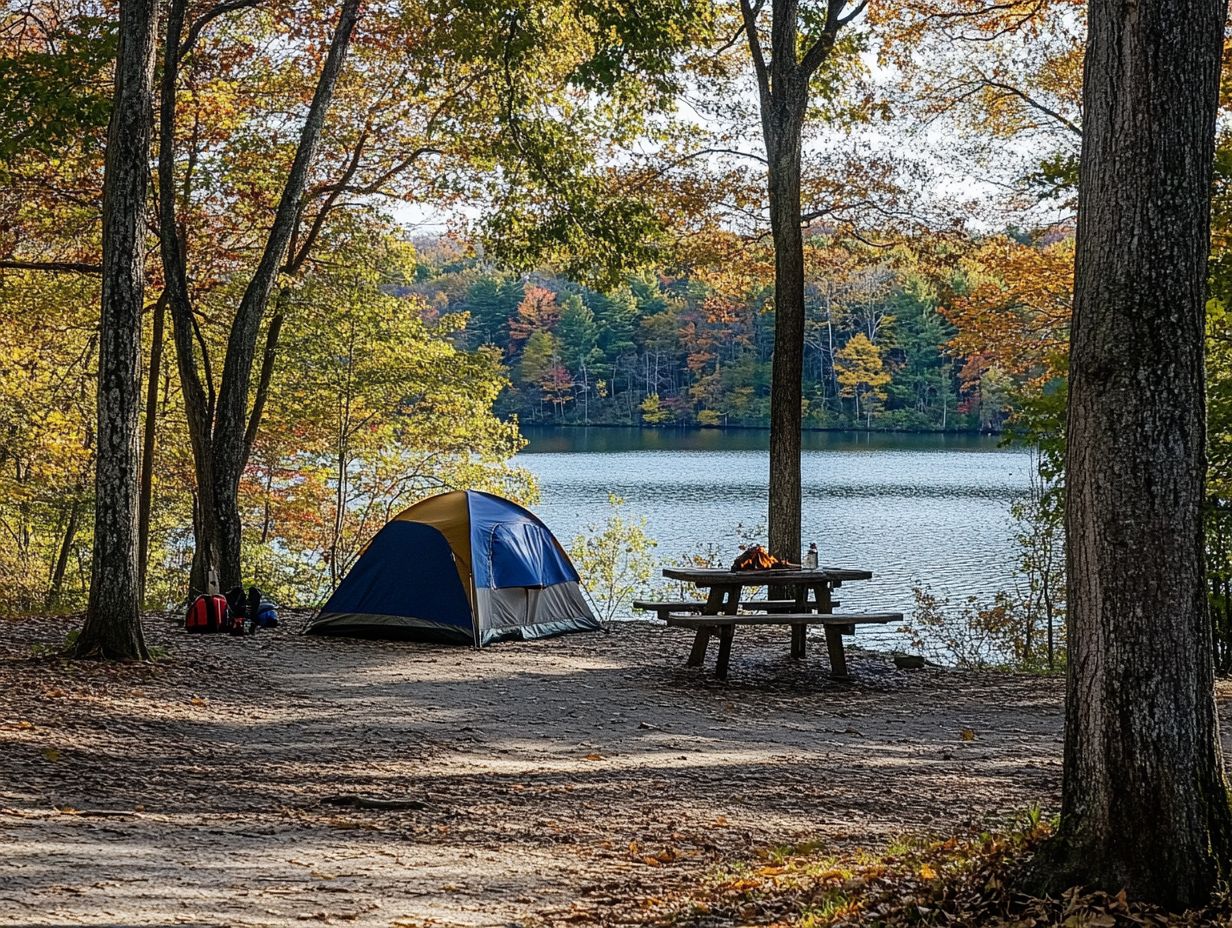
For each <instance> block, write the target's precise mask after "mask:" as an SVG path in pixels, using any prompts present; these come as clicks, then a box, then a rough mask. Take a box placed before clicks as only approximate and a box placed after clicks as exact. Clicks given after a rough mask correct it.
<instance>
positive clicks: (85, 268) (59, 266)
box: [0, 259, 103, 275]
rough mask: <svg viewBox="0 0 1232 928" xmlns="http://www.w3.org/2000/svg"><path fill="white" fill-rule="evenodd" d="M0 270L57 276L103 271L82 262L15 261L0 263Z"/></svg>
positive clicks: (96, 273)
mask: <svg viewBox="0 0 1232 928" xmlns="http://www.w3.org/2000/svg"><path fill="white" fill-rule="evenodd" d="M0 269H3V270H12V271H48V272H50V273H57V274H93V275H98V274H102V272H103V269H102V267H101V266H100V265H97V264H87V263H85V262H82V261H18V260H15V259H9V260H3V261H0Z"/></svg>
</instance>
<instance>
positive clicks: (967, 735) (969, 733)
mask: <svg viewBox="0 0 1232 928" xmlns="http://www.w3.org/2000/svg"><path fill="white" fill-rule="evenodd" d="M958 736H959V737H960V738H962V740H963V741H974V740H975V732H974V731H973V730H972V729H970V728H964V729H963V730H962V731H960V732H959V733H958Z"/></svg>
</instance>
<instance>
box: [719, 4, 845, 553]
mask: <svg viewBox="0 0 1232 928" xmlns="http://www.w3.org/2000/svg"><path fill="white" fill-rule="evenodd" d="M764 2H765V0H758V2H756V3H754V2H752V0H740V10H741V14H742V16H743V20H744V32H745V38H746V40H747V42H748V45H749V53H750V56H751V57H752V59H753V70H754V72H755V74H756V76H757V88H758V96H759V102H760V108H761V124H762V137H763V139H764V141H765V145H766V162H767V176H766V192H767V194H768V200H769V206H770V232H771V236H772V238H773V241H774V361H773V365H772V370H771V378H770V480H769V489H770V501H769V513H768V515H769V543H770V550H771V552H773V553H774V554H775V555H776V556H777V557H781V558H784V559H786V560H789V561H795V562H799V560H800V535H801V517H800V507H801V489H800V429H801V414H802V411H803V379H804V234H803V230H802V229H801V218H800V183H801V172H802V151H801V147H802V141H801V140H802V136H803V131H804V119H805V116H806V114H807V111H808V98H809V81H810V80H811V79H812V77H813V75H814V74H815V73H816V71H817V69H818V68H819V67H820V66H821V64H822V63H823V62H825V60H826V59H827V58H828V57H829V55H830V52H831V51H832V50H833V48H834V42H835V38H836V36H837V35H838V32H839V30H840V29H842V28H843V26H845V25H847V24H848V23H849V22H851V20H852V19H854V18H855V17H856V16H858V15H859V14H860V12H861V11H862V10H863V9H864V2H863V0H861V2H857V3H855V4H854V5H853V6H852V8H851V10H850V11H849V12H847V14H846V15H844V11H845V10H846V9H847V6H848V0H828V3H827V5H826V17H825V21H824V25H823V26H822V27H821V29H820V31H819V33H818V34H817V35H816V36H812V37H809V38H808V39H807V40H806V41H804V42H801V41H800V39H801V36H800V21H799V17H800V8H799V7H800V5H799V2H798V0H772V3H771V22H770V56H769V58H768V59H767V57H766V54H765V52H764V50H763V48H762V44H761V39H760V34H759V28H758V16H759V14H760V13H761V11H762V8H763V6H764ZM801 52H803V54H801Z"/></svg>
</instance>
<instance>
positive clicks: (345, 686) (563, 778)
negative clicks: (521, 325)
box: [0, 617, 1228, 928]
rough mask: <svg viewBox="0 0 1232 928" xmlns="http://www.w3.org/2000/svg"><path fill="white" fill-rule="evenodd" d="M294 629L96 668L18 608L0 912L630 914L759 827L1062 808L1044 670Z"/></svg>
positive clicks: (637, 636) (982, 816) (624, 638)
mask: <svg viewBox="0 0 1232 928" xmlns="http://www.w3.org/2000/svg"><path fill="white" fill-rule="evenodd" d="M296 624H297V622H296V619H295V617H290V621H288V622H286V623H285V625H284V627H283V628H282V629H279V630H277V631H271V632H266V633H262V634H258V635H256V636H252V637H247V638H230V637H228V636H207V637H195V638H194V637H189V636H187V635H185V634H184V633H183V631H182V629H181V628H180V627H179V620H178V617H176V618H175V619H172V618H153V619H149V620H147V626H148V629H149V632H148V633H149V637H150V639H151V643H152V644H153V645H154V647H156V648H159V649H161V651H160V653H161V654H162V655H163V657H162V659H161V660H159V661H158V662H157V663H155V664H154V665H112V664H101V663H94V662H73V663H67V662H57V661H52V660H50V659H48V658H46V657H42V656H39V652H40V647H41V646H42V645H46V644H50V643H59V642H62V641H63V639H64V635H65V633H66V632H68V631H69V630H70V629H71V628H73V627H74V624H73V623H72V622H66V621H52V620H21V621H14V622H8V623H6V625H5V631H4V635H3V636H0V649H2V650H0V743H2V748H0V845H2V846H3V847H4V853H3V854H2V855H0V924H3V925H76V924H83V925H168V924H186V925H192V924H211V925H213V924H226V925H244V926H256V925H284V924H286V925H291V924H305V923H308V924H313V923H319V924H339V925H342V924H346V925H363V926H381V928H388V926H413V925H414V926H417V925H423V926H427V925H476V926H478V925H508V924H528V925H534V924H556V923H565V922H568V923H574V924H586V923H592V922H593V923H600V924H603V923H608V924H612V923H636V922H638V921H639V920H640V919H642V918H643V917H644V913H645V912H646V911H647V903H648V901H652V900H653V899H655V898H656V897H657V896H659V895H661V894H664V893H669V892H672V891H675V890H679V889H680V888H682V887H688V886H689V885H691V884H694V883H696V881H698V879H699V878H701V877H704V876H705V875H707V874H711V873H714V872H715V871H716V870H717V869H718V868H721V867H723V866H728V865H732V864H735V863H737V862H739V861H742V860H748V859H750V858H752V857H753V856H754V855H755V854H756V853H757V851H758V850H759V849H761V850H764V849H766V848H769V847H774V846H777V845H783V844H790V843H796V842H804V841H817V840H820V841H822V842H825V843H827V844H832V845H833V846H834V847H835V848H838V849H842V848H851V847H854V846H870V847H873V846H878V845H880V844H883V843H884V842H886V841H887V840H888V839H890V838H892V837H893V836H895V835H897V834H900V833H904V832H908V831H910V832H916V833H919V832H937V833H954V832H956V831H961V830H962V829H963V828H965V827H967V826H979V825H981V824H983V823H987V822H989V821H994V820H996V819H997V818H998V817H1004V816H1009V815H1014V814H1021V813H1022V811H1023V810H1025V809H1026V808H1028V807H1029V806H1030V805H1032V804H1039V805H1041V806H1043V807H1044V808H1046V809H1051V808H1053V807H1055V806H1056V804H1057V801H1058V792H1059V785H1060V757H1061V740H1060V739H1061V731H1062V725H1063V717H1062V690H1063V685H1062V682H1061V681H1060V680H1058V679H1055V678H1045V677H1036V676H1025V675H1014V674H1007V673H971V672H958V671H949V670H923V671H901V670H897V669H895V668H894V666H893V664H892V663H891V662H890V661H889V660H888V659H887V658H886V657H884V656H882V655H877V654H873V653H870V652H862V651H855V652H853V654H852V656H851V668H852V672H853V676H854V678H855V679H854V682H853V683H847V684H840V683H835V682H832V681H830V680H829V679H828V676H827V674H826V673H825V672H824V671H825V663H824V661H825V658H824V648H820V647H817V646H816V645H815V644H814V645H813V647H812V650H811V652H810V656H809V658H808V659H807V660H806V661H803V662H800V661H792V660H791V659H790V658H788V657H787V656H786V650H785V648H783V647H782V641H780V640H779V639H780V638H781V637H782V635H781V631H782V630H781V629H775V630H768V631H759V630H757V629H741V631H740V634H741V636H742V637H743V638H744V642H743V643H744V645H745V646H744V647H741V648H740V649H738V650H737V651H736V652H735V653H734V654H733V660H732V669H731V678H730V680H729V682H727V683H721V682H719V681H717V680H715V679H714V678H713V676H712V675H711V674H710V673H709V672H707V671H699V670H696V669H686V668H685V667H684V666H683V654H684V650H685V647H686V642H685V641H684V640H682V638H681V634H682V633H680V632H676V631H672V630H667V629H664V628H661V627H659V626H657V625H651V624H650V623H645V622H642V623H617V624H616V625H615V627H614V628H613V630H612V631H611V633H610V634H588V635H573V636H567V637H563V638H557V639H550V640H545V641H537V642H528V643H516V644H506V645H498V646H495V647H491V648H488V649H485V650H483V651H480V652H475V651H473V650H470V649H465V648H445V647H440V646H431V645H424V644H413V643H404V642H387V641H384V642H383V641H365V640H342V639H320V638H305V637H302V636H299V635H297V634H295V633H294V626H295V625H296ZM776 631H777V632H779V633H780V634H778V635H777V636H775V634H774V633H775V632H776ZM760 638H765V639H766V640H765V641H764V642H763V641H760V640H759V639H760ZM772 638H773V640H771V639H772ZM1227 695H1228V693H1227V692H1225V693H1224V696H1225V697H1226V696H1227Z"/></svg>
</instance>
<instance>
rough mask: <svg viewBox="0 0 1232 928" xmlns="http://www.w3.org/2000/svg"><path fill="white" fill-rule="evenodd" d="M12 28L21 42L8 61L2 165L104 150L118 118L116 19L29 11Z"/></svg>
mask: <svg viewBox="0 0 1232 928" xmlns="http://www.w3.org/2000/svg"><path fill="white" fill-rule="evenodd" d="M43 12H44V13H45V14H47V13H49V11H43ZM5 27H6V30H5V31H6V32H7V33H9V34H10V35H11V34H13V33H20V34H21V39H20V41H16V42H12V44H10V45H9V46H8V47H9V49H15V50H14V51H6V52H5V54H4V55H3V56H0V165H5V166H8V165H10V164H11V163H12V162H13V161H14V160H15V159H19V158H29V157H31V156H32V155H39V156H42V157H45V158H54V157H56V156H58V155H60V154H62V152H63V150H64V149H66V148H70V149H78V148H80V149H85V150H89V149H96V148H99V147H101V146H102V143H103V137H104V135H105V133H106V128H107V121H108V119H109V117H110V113H111V63H112V62H113V61H114V60H115V54H116V21H115V20H114V19H113V18H112V17H108V16H86V15H82V16H73V17H67V18H64V19H57V18H55V17H54V16H52V15H46V16H45V17H39V16H36V15H34V13H33V12H28V13H17V14H11V15H10V17H9V19H8V21H7V22H6V23H5Z"/></svg>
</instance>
